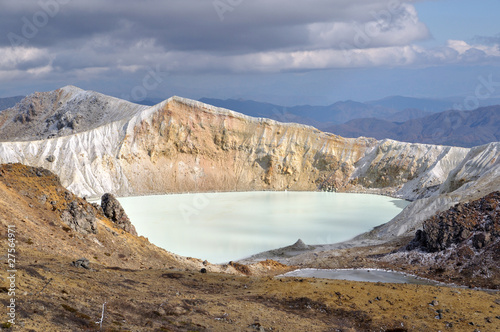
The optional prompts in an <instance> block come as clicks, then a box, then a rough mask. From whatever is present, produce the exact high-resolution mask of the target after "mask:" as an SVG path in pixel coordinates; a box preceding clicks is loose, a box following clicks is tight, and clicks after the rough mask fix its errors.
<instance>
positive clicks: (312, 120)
mask: <svg viewBox="0 0 500 332" xmlns="http://www.w3.org/2000/svg"><path fill="white" fill-rule="evenodd" d="M200 101H202V102H204V103H207V104H211V105H214V106H218V107H224V108H228V109H231V110H234V111H238V112H241V113H244V114H247V115H250V116H257V117H265V118H271V119H274V120H278V121H282V122H298V123H302V124H307V125H312V126H314V127H316V128H318V129H321V130H323V131H327V132H330V133H334V134H336V135H340V136H343V137H353V138H356V137H360V136H365V137H374V138H376V139H384V138H390V139H394V140H398V141H403V142H411V143H429V144H439V145H451V146H462V147H472V146H477V145H483V144H486V143H490V142H496V141H500V106H487V107H483V108H479V109H477V110H475V111H456V110H450V108H452V107H453V102H452V101H446V100H434V99H419V98H409V97H400V96H396V97H388V98H384V99H381V100H377V101H371V102H366V103H360V102H355V101H343V102H337V103H335V104H332V105H329V106H309V105H302V106H293V107H284V106H279V105H274V104H269V103H260V102H256V101H251V100H235V99H227V100H221V99H211V98H202V99H200Z"/></svg>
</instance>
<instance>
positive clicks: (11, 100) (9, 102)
mask: <svg viewBox="0 0 500 332" xmlns="http://www.w3.org/2000/svg"><path fill="white" fill-rule="evenodd" d="M23 98H24V96H15V97H7V98H0V112H1V111H3V110H4V109H7V108H11V107H14V105H16V104H17V103H18V102H20V101H21V100H23Z"/></svg>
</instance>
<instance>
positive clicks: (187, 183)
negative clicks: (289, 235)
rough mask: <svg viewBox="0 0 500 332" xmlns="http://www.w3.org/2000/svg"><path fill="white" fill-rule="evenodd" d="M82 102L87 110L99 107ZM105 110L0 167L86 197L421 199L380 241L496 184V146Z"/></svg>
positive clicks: (217, 112)
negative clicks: (295, 194) (50, 178)
mask: <svg viewBox="0 0 500 332" xmlns="http://www.w3.org/2000/svg"><path fill="white" fill-rule="evenodd" d="M73 93H74V94H76V95H80V96H81V91H75V92H73ZM86 96H87V97H85V98H82V99H81V100H82V103H81V105H82V106H81V107H84V106H85V105H87V104H89V105H91V104H92V102H93V97H92V95H91V94H90V95H88V94H86ZM74 98H75V96H73V95H72V94H71V93H70V94H69V95H68V98H66V100H74ZM104 100H106V99H104ZM111 100H113V99H111ZM127 105H128V104H127ZM61 107H67V106H65V104H64V103H63V104H62V106H61ZM68 107H69V106H68ZM134 111H135V113H134ZM108 113H109V114H115V115H116V114H118V115H119V116H118V115H116V116H117V117H118V120H117V121H114V122H106V124H104V125H101V126H97V124H96V125H94V127H95V128H94V129H91V130H86V131H82V132H79V133H76V134H72V135H68V136H62V137H56V138H52V139H45V140H40V141H31V142H3V143H1V144H0V161H1V162H21V163H24V164H27V165H33V166H43V167H45V168H47V169H49V170H51V171H53V172H54V173H56V174H58V175H59V177H60V178H61V181H62V184H63V185H64V186H65V187H67V188H68V189H70V190H72V191H74V192H75V193H77V194H78V195H81V196H88V197H98V196H101V195H102V194H103V193H105V192H111V193H114V194H117V195H121V196H126V195H141V194H160V193H172V192H189V191H191V192H192V191H233V190H238V191H243V190H284V189H290V190H317V189H318V188H321V189H323V190H336V191H348V192H371V193H379V194H386V195H392V196H395V197H401V198H405V199H409V200H416V201H415V202H413V203H412V204H410V205H409V206H408V207H407V208H406V209H405V210H404V211H403V212H402V213H401V214H400V215H399V216H397V217H396V218H395V219H394V220H393V222H391V223H389V224H387V225H384V226H382V227H380V228H377V229H376V230H375V231H374V232H372V233H371V234H369V235H366V236H367V237H369V238H371V239H376V240H377V241H385V240H387V239H389V238H391V237H394V236H401V235H405V234H411V233H412V232H414V230H415V229H416V228H418V227H420V226H421V222H422V221H423V220H425V219H427V218H428V217H430V216H431V215H433V214H434V213H436V212H438V211H442V210H444V209H447V208H449V207H450V206H451V205H453V204H456V203H458V202H463V201H466V200H469V199H471V198H474V197H477V193H478V192H479V191H481V192H482V193H484V194H487V193H488V192H491V191H494V190H497V189H498V185H499V183H498V181H499V180H498V178H499V177H498V173H499V172H500V143H491V144H489V145H485V146H481V147H476V148H473V149H466V148H456V147H446V146H435V145H425V144H412V143H401V142H396V141H391V140H384V141H376V140H374V139H368V138H358V139H346V138H342V137H339V136H336V135H333V134H328V133H324V132H321V131H319V130H317V129H315V128H313V127H308V126H304V125H298V124H283V123H279V122H276V121H273V120H268V119H262V118H251V117H248V116H245V115H242V114H239V113H236V112H233V111H230V110H226V109H221V108H217V107H213V106H210V105H207V104H203V103H200V102H195V101H192V100H187V99H183V98H179V97H172V98H170V99H168V100H166V101H164V102H162V103H160V104H158V105H155V106H152V107H149V108H131V109H130V112H126V114H127V116H123V113H120V112H117V111H115V113H112V112H111V111H109V112H108ZM99 123H100V122H99ZM76 130H78V128H77V129H76Z"/></svg>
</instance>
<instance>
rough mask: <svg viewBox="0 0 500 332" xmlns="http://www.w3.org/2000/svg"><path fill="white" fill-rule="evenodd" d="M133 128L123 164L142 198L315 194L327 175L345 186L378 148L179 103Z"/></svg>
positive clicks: (362, 141) (176, 100)
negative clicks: (279, 192) (370, 151)
mask: <svg viewBox="0 0 500 332" xmlns="http://www.w3.org/2000/svg"><path fill="white" fill-rule="evenodd" d="M130 123H131V124H132V123H134V124H135V125H133V126H129V127H128V128H127V136H126V138H125V139H124V141H123V144H122V146H121V148H120V151H119V155H118V158H119V159H120V160H121V165H122V167H123V168H124V171H125V173H126V174H127V175H131V176H127V178H128V182H129V186H130V188H131V190H132V191H133V192H134V193H141V194H143V193H158V192H186V191H233V190H234V191H242V190H285V189H290V190H317V188H318V186H320V185H321V184H322V182H323V181H324V180H325V179H326V178H327V177H331V178H332V179H333V182H334V183H335V184H336V186H337V187H339V188H340V187H343V186H345V185H346V183H347V182H348V179H349V176H350V175H351V173H352V171H353V169H354V166H353V165H354V164H355V163H356V162H357V161H358V160H359V159H360V158H361V157H362V156H363V155H364V153H365V151H366V149H368V148H370V147H372V146H374V145H375V144H376V141H375V140H372V139H365V138H361V139H344V138H341V137H339V136H336V135H332V134H328V133H323V132H320V131H318V130H316V129H315V128H312V127H307V126H303V125H297V124H283V123H278V122H275V121H272V120H268V119H256V118H251V117H247V116H244V115H241V114H239V113H235V112H231V111H228V110H223V109H216V108H213V107H211V106H208V105H205V104H202V103H198V102H194V101H189V100H185V99H180V98H172V99H170V100H169V101H168V102H166V103H164V104H162V105H160V106H159V107H158V109H157V110H156V111H155V112H152V113H151V114H150V116H149V117H147V118H145V119H132V120H131V122H130ZM138 166H139V167H138Z"/></svg>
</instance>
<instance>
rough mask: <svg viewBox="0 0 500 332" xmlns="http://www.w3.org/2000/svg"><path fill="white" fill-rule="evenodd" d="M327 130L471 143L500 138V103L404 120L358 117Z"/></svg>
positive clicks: (349, 134)
mask: <svg viewBox="0 0 500 332" xmlns="http://www.w3.org/2000/svg"><path fill="white" fill-rule="evenodd" d="M325 131H328V132H331V133H335V134H337V135H340V136H343V137H359V136H366V137H374V138H376V139H383V138H391V139H394V140H397V141H403V142H412V143H429V144H440V145H453V146H462V147H472V146H478V145H483V144H486V143H489V142H498V141H500V106H489V107H483V108H479V109H477V110H475V111H446V112H440V113H436V114H432V115H429V116H426V117H423V118H418V119H412V120H408V121H405V122H391V121H387V120H382V119H375V118H371V119H355V120H351V121H348V122H347V123H345V124H341V125H334V126H332V127H329V128H326V129H325Z"/></svg>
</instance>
